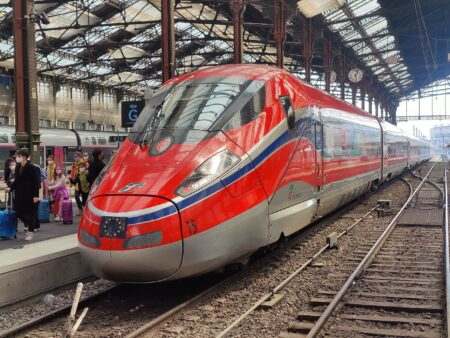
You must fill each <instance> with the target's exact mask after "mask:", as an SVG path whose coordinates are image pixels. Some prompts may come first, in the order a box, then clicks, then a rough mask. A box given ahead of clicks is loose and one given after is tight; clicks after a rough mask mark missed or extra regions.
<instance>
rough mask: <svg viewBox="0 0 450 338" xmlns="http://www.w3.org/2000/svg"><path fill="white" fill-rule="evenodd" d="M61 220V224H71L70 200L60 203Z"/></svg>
mask: <svg viewBox="0 0 450 338" xmlns="http://www.w3.org/2000/svg"><path fill="white" fill-rule="evenodd" d="M62 220H63V224H72V223H73V210H72V201H71V200H70V199H65V200H64V201H63V202H62Z"/></svg>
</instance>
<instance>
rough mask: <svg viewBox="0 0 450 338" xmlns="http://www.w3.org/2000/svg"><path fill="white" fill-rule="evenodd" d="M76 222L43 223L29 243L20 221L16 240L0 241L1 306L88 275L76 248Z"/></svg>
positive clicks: (75, 219) (87, 268)
mask: <svg viewBox="0 0 450 338" xmlns="http://www.w3.org/2000/svg"><path fill="white" fill-rule="evenodd" d="M74 205H75V204H74ZM74 212H76V210H74ZM51 220H53V217H52V216H51ZM79 221H80V217H79V216H74V222H73V224H63V223H62V222H60V223H56V222H50V223H42V224H41V230H40V231H37V232H35V233H34V238H33V240H31V241H25V233H24V231H23V224H22V223H21V222H19V231H18V232H17V239H7V240H0V290H2V292H0V307H2V306H5V305H8V304H11V303H14V302H16V301H19V300H21V299H26V298H29V297H32V296H35V295H38V294H41V293H44V292H46V291H48V290H51V289H54V288H55V287H58V286H63V285H65V284H68V283H71V282H73V281H75V280H79V279H80V278H83V277H85V276H88V275H90V274H91V272H90V269H89V267H88V266H87V265H86V264H85V263H84V262H83V261H82V260H81V257H80V253H79V249H78V241H77V235H76V232H77V229H78V223H79Z"/></svg>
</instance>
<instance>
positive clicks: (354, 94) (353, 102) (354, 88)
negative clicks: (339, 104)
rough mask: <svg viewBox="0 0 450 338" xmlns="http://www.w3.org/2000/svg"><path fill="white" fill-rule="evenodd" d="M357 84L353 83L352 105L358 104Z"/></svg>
mask: <svg viewBox="0 0 450 338" xmlns="http://www.w3.org/2000/svg"><path fill="white" fill-rule="evenodd" d="M356 89H357V88H356V85H355V84H352V105H354V106H356Z"/></svg>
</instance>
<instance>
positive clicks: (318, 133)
mask: <svg viewBox="0 0 450 338" xmlns="http://www.w3.org/2000/svg"><path fill="white" fill-rule="evenodd" d="M314 129H315V138H314V140H315V147H316V151H315V186H316V187H317V192H318V193H319V192H320V190H321V187H322V186H323V185H324V184H325V182H324V181H323V167H324V163H323V124H322V123H321V122H316V123H315V128H314Z"/></svg>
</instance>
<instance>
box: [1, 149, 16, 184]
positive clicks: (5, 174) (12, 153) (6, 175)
mask: <svg viewBox="0 0 450 338" xmlns="http://www.w3.org/2000/svg"><path fill="white" fill-rule="evenodd" d="M11 162H14V163H15V162H16V151H15V150H12V151H10V152H9V157H8V158H7V159H6V161H5V167H4V169H3V181H4V182H5V183H6V184H8V178H9V174H10V173H11V169H9V165H10V163H11Z"/></svg>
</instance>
